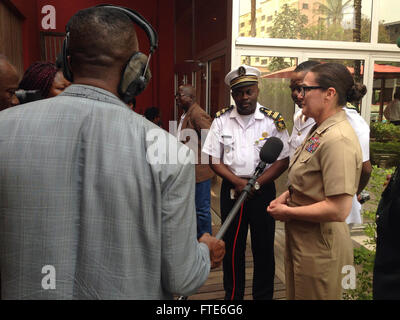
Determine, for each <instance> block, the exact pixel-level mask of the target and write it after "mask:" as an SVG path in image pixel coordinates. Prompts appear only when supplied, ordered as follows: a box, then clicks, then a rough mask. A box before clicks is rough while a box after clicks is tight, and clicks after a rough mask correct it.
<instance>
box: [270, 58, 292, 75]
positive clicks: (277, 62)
mask: <svg viewBox="0 0 400 320" xmlns="http://www.w3.org/2000/svg"><path fill="white" fill-rule="evenodd" d="M290 66H291V65H290V63H288V62H286V61H285V59H284V58H282V57H273V58H272V59H271V62H270V63H269V64H268V69H269V71H271V72H275V71H278V70H282V69H285V68H289V67H290Z"/></svg>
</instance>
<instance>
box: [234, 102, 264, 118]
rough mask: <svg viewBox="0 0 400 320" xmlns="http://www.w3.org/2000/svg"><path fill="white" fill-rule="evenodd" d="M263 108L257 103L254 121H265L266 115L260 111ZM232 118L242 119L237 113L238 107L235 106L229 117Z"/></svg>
mask: <svg viewBox="0 0 400 320" xmlns="http://www.w3.org/2000/svg"><path fill="white" fill-rule="evenodd" d="M261 107H262V105H261V104H259V103H258V102H257V106H256V110H255V111H254V119H256V120H262V119H264V114H263V113H262V112H261V111H260V108H261ZM229 117H230V118H238V117H240V114H239V113H238V112H237V107H236V106H235V107H234V108H233V110H232V112H231V114H230V115H229Z"/></svg>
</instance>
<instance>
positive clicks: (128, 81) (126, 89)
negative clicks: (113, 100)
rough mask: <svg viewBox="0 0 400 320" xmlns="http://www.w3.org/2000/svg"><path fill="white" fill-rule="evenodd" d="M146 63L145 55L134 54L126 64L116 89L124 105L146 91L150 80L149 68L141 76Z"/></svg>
mask: <svg viewBox="0 0 400 320" xmlns="http://www.w3.org/2000/svg"><path fill="white" fill-rule="evenodd" d="M147 61H148V57H147V56H146V55H145V54H143V53H141V52H136V53H135V54H134V55H133V56H132V57H131V58H130V59H129V61H128V63H127V64H126V67H125V69H124V72H123V73H122V77H121V81H120V84H119V88H118V91H119V94H120V95H121V97H122V100H123V101H124V102H125V103H129V102H131V101H132V100H133V98H135V97H136V96H138V95H139V94H140V93H142V92H143V90H144V89H146V86H147V84H148V83H149V81H150V79H151V72H150V69H149V68H147V70H146V74H143V73H144V69H145V67H146V64H147Z"/></svg>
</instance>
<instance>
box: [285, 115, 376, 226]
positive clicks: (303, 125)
mask: <svg viewBox="0 0 400 320" xmlns="http://www.w3.org/2000/svg"><path fill="white" fill-rule="evenodd" d="M343 110H344V111H345V112H346V116H347V120H348V121H349V122H350V124H351V126H352V127H353V129H354V131H355V133H356V135H357V137H358V141H359V142H360V146H361V151H362V157H363V162H365V161H368V160H369V126H368V124H367V123H366V122H365V120H364V119H363V117H361V116H360V115H359V114H358V112H357V111H356V110H354V109H349V108H346V107H343ZM301 116H302V113H301V110H299V111H298V112H297V113H296V114H295V115H294V117H293V131H292V135H291V136H290V140H289V145H290V152H292V153H291V154H290V156H293V153H294V151H295V150H296V149H297V147H298V146H299V145H300V144H302V142H303V141H304V139H305V137H306V136H307V134H308V133H309V131H310V130H311V128H312V127H313V125H314V124H315V121H314V119H312V118H308V119H307V121H306V122H304V121H301V119H300V118H302V117H301ZM299 132H301V135H299ZM296 137H299V138H298V139H297V138H296ZM300 139H301V141H300ZM346 222H347V224H350V223H357V224H361V223H362V217H361V204H360V202H358V200H357V195H355V196H354V197H353V202H352V206H351V211H350V214H349V215H348V216H347V218H346Z"/></svg>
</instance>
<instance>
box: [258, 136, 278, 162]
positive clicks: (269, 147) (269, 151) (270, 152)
mask: <svg viewBox="0 0 400 320" xmlns="http://www.w3.org/2000/svg"><path fill="white" fill-rule="evenodd" d="M282 149H283V142H282V140H281V139H279V138H277V137H271V138H269V139H268V140H267V141H265V143H264V145H263V146H262V148H261V151H260V159H261V161H263V162H265V163H274V162H275V161H276V159H278V157H279V155H280V154H281V151H282Z"/></svg>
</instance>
